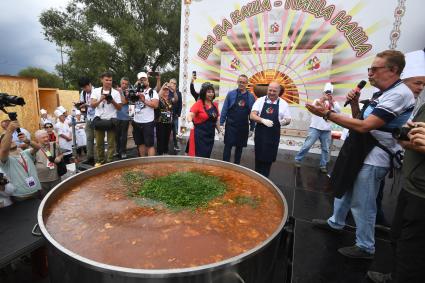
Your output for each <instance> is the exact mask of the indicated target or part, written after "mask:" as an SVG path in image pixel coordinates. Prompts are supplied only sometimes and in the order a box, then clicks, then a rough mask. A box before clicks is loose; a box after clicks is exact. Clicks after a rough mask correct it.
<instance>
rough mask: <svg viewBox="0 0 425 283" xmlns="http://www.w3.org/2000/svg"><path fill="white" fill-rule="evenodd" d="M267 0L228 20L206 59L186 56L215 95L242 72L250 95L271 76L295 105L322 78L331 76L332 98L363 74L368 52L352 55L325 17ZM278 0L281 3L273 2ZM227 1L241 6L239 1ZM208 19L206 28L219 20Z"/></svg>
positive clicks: (312, 93) (261, 90)
mask: <svg viewBox="0 0 425 283" xmlns="http://www.w3.org/2000/svg"><path fill="white" fill-rule="evenodd" d="M270 2H271V4H272V5H275V7H274V8H273V9H272V10H271V11H266V12H264V13H259V14H257V15H256V16H252V17H247V18H245V19H243V20H242V21H241V22H239V23H237V24H235V25H233V26H232V27H231V29H230V30H229V31H228V32H227V35H226V36H223V38H222V39H221V41H220V42H219V43H217V44H216V45H214V46H213V51H212V53H211V54H210V55H209V57H208V58H207V59H203V58H200V57H195V58H192V63H194V64H195V65H197V66H199V67H200V68H201V69H202V70H203V71H201V72H198V78H199V79H198V82H206V81H209V82H211V83H213V84H214V85H215V86H217V87H219V92H220V97H219V99H224V97H223V96H225V94H226V93H227V91H228V90H230V89H234V88H235V86H236V79H237V77H238V76H239V75H240V74H246V75H247V76H248V78H249V86H248V88H249V90H250V91H251V92H252V93H254V94H255V96H256V97H260V96H263V95H265V91H266V88H267V86H268V84H269V83H270V82H271V81H277V82H279V83H280V84H281V85H282V86H283V87H284V88H285V91H284V93H283V94H282V98H284V99H285V100H286V101H287V102H288V103H290V104H291V105H292V106H297V107H301V108H303V107H304V105H305V103H307V102H311V101H312V100H313V99H315V98H317V97H319V96H320V95H321V93H322V89H323V86H324V84H325V83H326V82H332V83H333V84H334V89H335V90H336V91H335V92H336V93H335V94H336V99H337V100H340V101H343V100H345V93H346V91H347V90H348V89H351V88H353V87H354V86H355V85H356V84H357V82H358V81H359V80H360V79H363V78H365V76H366V75H367V72H366V68H367V66H368V65H369V64H370V62H371V61H372V59H373V57H372V56H370V55H369V56H368V55H366V56H363V57H356V53H355V52H354V51H353V50H351V46H350V44H349V43H348V42H347V39H346V38H345V37H344V34H343V33H342V32H341V31H340V30H338V29H337V28H336V26H335V25H334V24H331V23H330V20H329V19H328V20H325V19H324V18H316V17H314V16H313V15H311V14H308V13H305V12H302V11H299V10H293V9H285V8H284V7H283V6H282V5H283V1H270ZM278 2H280V5H281V6H276V5H277V4H276V3H278ZM365 3H366V2H365V1H358V3H356V4H354V6H352V8H351V10H349V11H348V12H347V14H349V15H350V16H354V15H356V14H357V13H360V12H361V11H362V10H363V9H364V8H365V7H366V4H365ZM233 6H234V7H235V8H236V9H237V10H240V9H241V7H240V4H239V3H235V4H234V5H233ZM337 12H338V11H337ZM208 21H209V24H210V26H211V28H212V29H213V28H214V26H217V25H219V24H220V23H217V22H216V20H214V19H211V18H208ZM220 21H221V20H220ZM383 25H384V23H382V22H379V21H377V22H375V23H374V24H373V25H371V26H369V27H364V28H365V32H366V33H367V34H368V35H369V36H370V35H371V34H373V33H374V32H376V31H378V30H379V29H380V28H381V27H383ZM195 39H196V41H197V42H198V44H199V45H202V43H203V40H205V39H204V38H203V37H202V36H201V35H199V34H197V35H196V36H195ZM347 54H351V55H348V56H347ZM363 67H364V68H363ZM353 70H355V71H353Z"/></svg>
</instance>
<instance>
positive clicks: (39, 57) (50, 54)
mask: <svg viewBox="0 0 425 283" xmlns="http://www.w3.org/2000/svg"><path fill="white" fill-rule="evenodd" d="M0 1H1V13H0V36H1V40H0V74H9V75H16V74H17V73H18V72H19V71H20V70H21V69H23V68H26V67H29V66H33V67H39V68H43V69H45V70H47V71H49V72H52V71H55V65H56V64H59V63H60V53H59V51H58V50H59V49H58V47H57V46H56V45H55V44H54V43H50V42H48V41H47V40H45V39H44V36H43V33H42V27H41V24H40V22H39V21H38V18H39V16H40V14H41V12H42V11H44V10H47V9H49V8H64V7H65V6H66V4H67V3H68V1H67V0H35V1H34V0H0Z"/></svg>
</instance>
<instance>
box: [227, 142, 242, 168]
mask: <svg viewBox="0 0 425 283" xmlns="http://www.w3.org/2000/svg"><path fill="white" fill-rule="evenodd" d="M232 147H233V146H231V145H227V144H224V150H223V161H227V162H230V155H231V154H232ZM242 149H243V147H242V146H235V157H234V158H235V159H234V163H235V164H240V163H241V157H242Z"/></svg>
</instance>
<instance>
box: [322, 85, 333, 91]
mask: <svg viewBox="0 0 425 283" xmlns="http://www.w3.org/2000/svg"><path fill="white" fill-rule="evenodd" d="M323 92H325V93H329V92H330V93H333V92H334V86H333V85H332V84H331V83H326V84H325V87H324V88H323Z"/></svg>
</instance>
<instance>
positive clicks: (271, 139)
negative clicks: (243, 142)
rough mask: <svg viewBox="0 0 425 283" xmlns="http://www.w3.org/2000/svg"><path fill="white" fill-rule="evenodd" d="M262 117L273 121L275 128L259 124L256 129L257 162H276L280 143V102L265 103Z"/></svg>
mask: <svg viewBox="0 0 425 283" xmlns="http://www.w3.org/2000/svg"><path fill="white" fill-rule="evenodd" d="M260 117H261V118H263V119H269V120H272V121H273V127H270V128H269V127H267V126H265V125H263V124H262V123H258V124H257V127H256V128H255V138H254V142H255V160H258V161H262V162H274V161H276V156H277V151H278V148H279V142H280V122H279V100H278V101H277V103H276V104H269V103H267V102H264V106H263V109H262V110H261V114H260Z"/></svg>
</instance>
